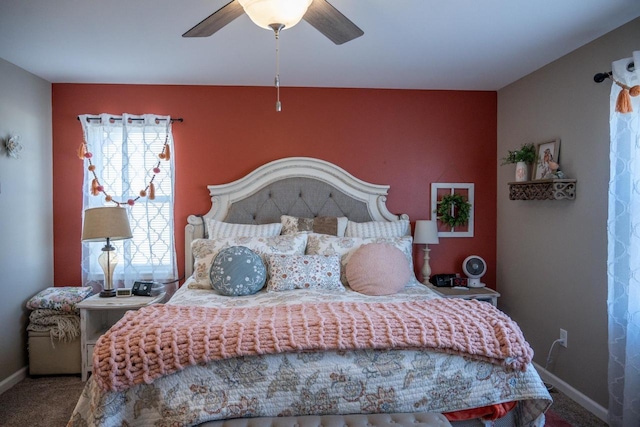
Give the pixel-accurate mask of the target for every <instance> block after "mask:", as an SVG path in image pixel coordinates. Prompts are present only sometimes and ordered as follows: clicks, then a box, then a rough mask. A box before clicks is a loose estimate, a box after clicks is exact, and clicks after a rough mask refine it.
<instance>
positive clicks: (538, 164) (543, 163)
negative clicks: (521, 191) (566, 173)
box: [533, 139, 560, 180]
mask: <svg viewBox="0 0 640 427" xmlns="http://www.w3.org/2000/svg"><path fill="white" fill-rule="evenodd" d="M559 157H560V140H559V139H554V140H553V141H548V142H541V143H540V144H536V160H535V161H534V162H533V179H534V180H537V179H551V178H553V172H554V171H555V170H556V169H557V168H558V158H559Z"/></svg>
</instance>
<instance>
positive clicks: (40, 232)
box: [0, 59, 53, 382]
mask: <svg viewBox="0 0 640 427" xmlns="http://www.w3.org/2000/svg"><path fill="white" fill-rule="evenodd" d="M14 134H17V135H20V137H21V142H22V144H23V146H24V150H23V151H22V158H21V159H17V160H16V159H13V158H10V157H8V156H7V155H6V152H5V150H4V144H2V149H0V325H2V327H0V343H2V350H1V351H0V382H2V381H4V380H6V379H7V378H8V377H10V376H11V375H13V374H15V373H16V372H18V371H19V370H20V369H21V368H23V367H25V366H26V365H27V352H26V348H27V344H26V333H25V328H26V324H27V320H28V315H29V312H28V311H27V310H26V309H25V303H26V302H27V300H28V299H29V298H31V296H33V295H34V294H36V293H37V292H38V291H40V290H42V289H44V288H46V287H48V286H52V283H53V282H52V277H53V210H52V207H51V204H52V201H53V199H52V195H51V193H52V190H53V186H52V183H51V179H52V176H53V166H52V164H53V162H52V142H51V141H52V138H51V84H50V83H49V82H47V81H45V80H42V79H41V78H39V77H36V76H34V75H33V74H30V73H28V72H26V71H24V70H23V69H21V68H18V67H16V66H15V65H13V64H11V63H9V62H7V61H4V60H3V59H0V138H6V137H7V136H9V135H14Z"/></svg>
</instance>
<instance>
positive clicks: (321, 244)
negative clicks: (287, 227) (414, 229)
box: [307, 234, 419, 286]
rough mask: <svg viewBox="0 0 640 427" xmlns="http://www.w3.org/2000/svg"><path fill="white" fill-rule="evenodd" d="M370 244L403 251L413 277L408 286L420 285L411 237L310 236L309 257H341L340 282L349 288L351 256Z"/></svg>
mask: <svg viewBox="0 0 640 427" xmlns="http://www.w3.org/2000/svg"><path fill="white" fill-rule="evenodd" d="M369 243H389V244H390V245H393V246H395V247H396V248H398V249H400V250H401V251H402V254H403V255H404V257H405V259H406V260H407V263H408V264H409V269H410V271H411V275H410V278H409V282H408V283H407V286H415V285H417V284H419V282H418V280H417V279H416V276H415V273H414V272H413V256H412V255H413V253H412V251H413V248H412V243H413V238H412V237H411V236H402V237H375V238H360V237H336V236H328V235H326V234H309V240H308V242H307V255H340V264H341V267H340V280H341V281H342V284H343V285H345V286H347V285H348V284H349V283H348V282H347V275H346V266H347V263H348V262H349V258H351V255H353V253H354V252H355V251H356V250H357V249H358V248H359V247H360V246H362V245H366V244H369Z"/></svg>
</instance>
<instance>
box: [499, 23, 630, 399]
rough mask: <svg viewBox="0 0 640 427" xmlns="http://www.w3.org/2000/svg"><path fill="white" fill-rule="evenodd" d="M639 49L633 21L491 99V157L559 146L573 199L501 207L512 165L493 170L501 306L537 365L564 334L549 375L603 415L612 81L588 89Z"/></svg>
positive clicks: (505, 200) (506, 199)
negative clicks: (527, 147)
mask: <svg viewBox="0 0 640 427" xmlns="http://www.w3.org/2000/svg"><path fill="white" fill-rule="evenodd" d="M638 49H640V19H636V20H634V21H631V22H630V23H628V24H626V25H624V26H622V27H620V28H618V29H616V30H614V31H612V32H611V33H609V34H606V35H605V36H603V37H601V38H599V39H597V40H596V41H594V42H592V43H590V44H588V45H586V46H584V47H582V48H580V49H577V50H576V51H574V52H572V53H570V54H569V55H566V56H564V57H562V58H560V59H559V60H557V61H555V62H553V63H551V64H549V65H548V66H546V67H544V68H542V69H540V70H538V71H536V72H534V73H532V74H530V75H528V76H526V77H524V78H522V79H521V80H519V81H517V82H515V83H513V84H511V85H509V86H507V87H505V88H503V89H501V90H500V91H498V154H499V155H500V156H503V155H506V153H507V150H509V149H515V148H518V147H520V145H521V144H523V143H527V142H534V143H539V142H545V141H549V140H552V139H555V138H559V139H560V140H561V144H560V156H559V160H560V167H561V169H562V170H563V171H564V172H565V173H566V174H567V177H568V178H576V179H577V180H578V183H577V197H576V200H574V201H510V200H509V193H508V185H507V183H508V182H510V181H513V180H514V173H515V166H513V165H507V166H499V168H498V183H497V185H498V200H497V204H498V218H497V220H498V224H497V230H498V236H497V252H498V253H497V261H498V262H497V264H498V266H497V269H498V271H497V281H498V290H499V291H500V292H501V293H502V298H500V301H499V304H500V308H502V309H503V310H504V311H506V312H507V313H508V314H509V315H510V316H512V317H513V318H514V319H515V320H516V321H517V322H518V323H519V324H520V326H521V327H522V329H523V331H524V334H525V336H526V337H527V339H528V340H529V342H530V343H531V345H532V346H533V348H534V350H535V353H536V355H535V358H534V361H536V362H537V363H538V364H540V365H541V366H543V367H544V366H545V363H546V357H547V353H548V351H549V348H550V346H551V344H552V342H553V341H554V340H555V339H557V338H558V337H559V330H560V328H563V329H566V330H567V331H568V348H566V349H565V348H556V351H555V352H554V353H555V355H556V358H555V363H554V364H550V365H549V367H548V371H550V372H552V373H553V374H555V375H556V376H558V377H560V378H561V379H562V380H564V381H565V382H567V383H568V384H569V385H570V386H572V387H573V388H575V389H577V390H578V391H579V392H581V393H583V394H584V395H586V396H587V397H589V398H591V399H592V400H594V401H595V402H596V403H598V404H600V405H602V406H603V407H605V408H606V407H607V406H608V394H607V393H608V392H607V363H608V350H607V306H606V301H607V273H606V268H607V265H606V263H607V232H606V222H607V191H608V188H607V186H608V181H609V92H610V88H611V82H610V80H607V81H606V82H604V83H600V84H597V83H595V82H594V81H593V75H594V74H595V73H597V72H604V71H609V70H610V69H611V62H612V61H614V60H617V59H621V58H626V57H629V56H631V53H632V52H633V51H634V50H638ZM522 55H526V52H523V53H522ZM514 60H517V58H514ZM636 66H637V65H636Z"/></svg>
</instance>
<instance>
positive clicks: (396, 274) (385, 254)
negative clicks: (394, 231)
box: [346, 243, 411, 295]
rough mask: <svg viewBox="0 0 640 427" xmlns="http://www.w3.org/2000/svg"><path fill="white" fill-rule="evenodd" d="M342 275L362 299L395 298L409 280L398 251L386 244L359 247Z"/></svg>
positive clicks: (407, 266) (409, 272)
mask: <svg viewBox="0 0 640 427" xmlns="http://www.w3.org/2000/svg"><path fill="white" fill-rule="evenodd" d="M346 273H347V282H348V283H349V286H350V287H351V289H353V290H354V291H356V292H360V293H362V294H365V295H391V294H395V293H397V292H399V291H401V290H402V289H404V287H405V286H406V285H407V283H408V282H409V278H410V277H411V271H409V263H407V259H406V258H405V256H404V254H403V253H402V251H401V250H400V249H398V248H396V247H395V246H393V245H390V244H388V243H370V244H368V245H362V246H360V248H358V249H357V250H356V251H355V252H354V254H353V255H351V258H349V262H348V263H347V267H346Z"/></svg>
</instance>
